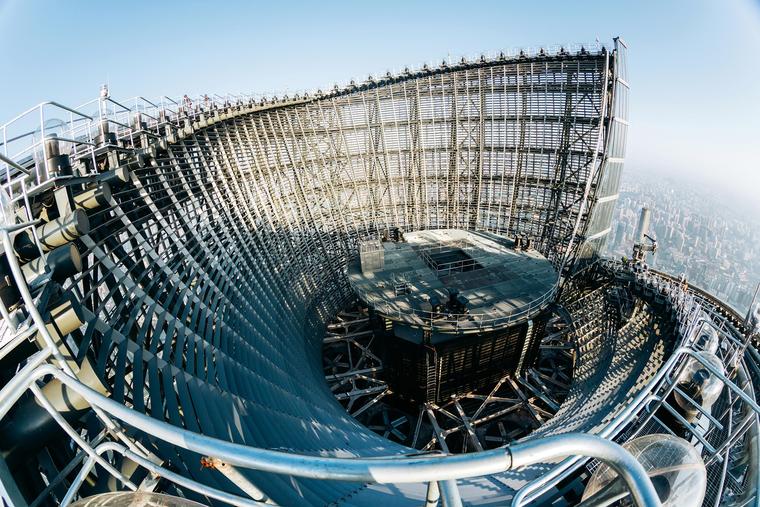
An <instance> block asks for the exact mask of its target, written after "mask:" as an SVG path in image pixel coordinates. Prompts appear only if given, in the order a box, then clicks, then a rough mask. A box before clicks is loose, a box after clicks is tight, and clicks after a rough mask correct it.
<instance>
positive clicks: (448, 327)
mask: <svg viewBox="0 0 760 507" xmlns="http://www.w3.org/2000/svg"><path fill="white" fill-rule="evenodd" d="M558 289H559V286H558V285H557V284H555V285H554V286H553V287H552V288H551V289H549V290H548V291H546V292H545V293H544V294H542V295H541V296H539V297H537V298H535V299H534V300H532V301H530V302H529V303H527V304H525V305H523V306H520V307H517V308H515V309H514V310H512V311H511V312H508V313H507V312H504V311H503V310H493V311H490V312H482V313H455V312H454V313H453V312H448V311H445V310H444V311H442V312H440V313H438V314H435V313H431V312H428V311H424V310H419V309H416V308H412V307H409V308H399V307H398V306H394V305H391V304H388V303H375V302H373V303H372V307H373V308H374V309H375V310H376V311H377V312H378V313H380V314H382V315H383V316H385V317H387V318H389V319H391V320H397V321H403V322H407V323H410V324H415V325H419V326H422V327H425V328H426V329H431V330H442V331H444V330H445V331H447V332H452V331H454V332H459V331H486V330H489V329H496V328H500V327H504V326H507V325H509V324H512V323H514V322H519V321H521V320H522V319H524V318H526V317H527V316H529V315H533V314H534V313H535V312H536V311H538V310H540V309H541V308H544V307H546V306H547V305H548V304H550V303H551V302H552V301H553V300H554V297H555V296H556V295H557V291H558Z"/></svg>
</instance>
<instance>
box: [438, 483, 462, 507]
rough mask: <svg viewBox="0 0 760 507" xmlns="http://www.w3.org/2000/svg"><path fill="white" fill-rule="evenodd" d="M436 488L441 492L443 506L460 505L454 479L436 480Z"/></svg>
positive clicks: (454, 506)
mask: <svg viewBox="0 0 760 507" xmlns="http://www.w3.org/2000/svg"><path fill="white" fill-rule="evenodd" d="M438 489H439V490H440V492H441V502H442V503H443V507H462V498H461V496H459V488H458V487H457V481H456V479H449V480H447V481H438Z"/></svg>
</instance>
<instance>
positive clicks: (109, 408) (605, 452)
mask: <svg viewBox="0 0 760 507" xmlns="http://www.w3.org/2000/svg"><path fill="white" fill-rule="evenodd" d="M48 375H50V376H52V377H54V378H56V379H58V380H59V381H60V382H61V383H62V384H64V385H65V386H66V387H67V388H68V389H71V390H72V391H75V392H76V393H77V394H78V395H80V396H81V397H82V398H84V399H85V400H86V401H87V402H88V403H89V404H90V405H91V406H93V407H96V406H97V407H98V408H100V409H101V410H103V411H105V412H106V413H108V414H109V415H111V416H112V417H114V418H116V419H119V420H121V421H122V422H124V423H126V424H128V425H129V426H132V427H134V428H136V429H138V430H140V431H142V432H145V433H146V434H150V435H151V436H153V437H155V438H158V439H161V440H163V441H165V442H167V443H170V444H172V445H176V446H178V447H181V448H183V449H186V450H188V451H191V452H195V453H198V454H202V455H208V456H215V457H218V458H219V459H221V460H223V461H225V462H227V463H229V464H232V465H237V466H242V467H244V468H250V469H254V470H259V471H263V472H271V473H275V474H283V475H290V476H297V477H303V478H310V479H322V480H334V481H347V482H371V483H379V484H389V483H395V484H401V483H421V482H432V481H436V482H441V481H446V480H455V479H463V478H469V477H479V476H484V475H491V474H495V473H499V472H504V471H507V470H512V469H514V468H518V467H522V466H526V465H530V464H533V463H537V462H541V461H544V460H547V459H551V458H557V457H561V456H568V455H576V454H580V455H584V456H588V457H593V458H597V459H600V460H602V461H604V462H605V463H607V464H609V465H610V466H611V467H612V468H614V469H615V470H616V471H618V473H619V474H620V475H621V477H622V478H623V479H624V480H625V482H626V484H627V485H628V487H629V489H630V491H631V495H632V496H633V498H634V499H635V500H636V503H637V505H640V506H647V507H649V506H658V505H660V501H659V497H658V496H657V493H656V492H655V490H654V487H653V486H652V483H651V481H650V480H649V478H648V476H647V475H646V472H645V470H644V468H643V467H642V466H641V464H640V463H639V462H638V461H636V460H635V459H634V458H633V457H632V456H631V455H630V454H629V453H628V452H627V451H625V450H624V449H623V448H622V447H621V446H620V445H618V444H616V443H614V442H611V441H609V440H605V439H603V438H601V437H597V436H593V435H587V434H575V433H566V434H563V435H554V436H551V437H544V438H541V439H537V440H531V441H527V442H522V443H519V444H515V445H513V446H511V447H502V448H497V449H492V450H488V451H481V452H477V453H472V454H458V455H446V456H441V455H433V456H424V457H414V456H413V457H407V458H403V459H399V458H398V457H397V456H396V457H379V458H334V457H322V456H311V455H304V454H291V453H287V452H282V451H275V450H270V449H261V448H256V447H249V446H246V445H242V444H236V443H233V442H229V441H226V440H221V439H218V438H214V437H209V436H206V435H202V434H200V433H195V432H192V431H189V430H186V429H184V428H178V427H176V426H172V425H171V424H169V423H166V422H164V421H160V420H157V419H154V418H152V417H150V416H148V415H145V414H143V413H141V412H137V411H136V410H133V409H131V408H129V407H127V406H125V405H123V404H121V403H119V402H117V401H115V400H112V399H110V398H108V397H106V396H104V395H102V394H100V393H98V392H97V391H95V390H93V389H91V388H89V387H87V386H86V385H84V384H82V383H81V382H79V381H78V380H77V379H76V378H74V377H72V376H70V375H68V374H66V373H64V372H63V371H62V370H61V369H59V368H56V367H55V366H53V365H51V364H44V365H41V366H35V367H34V368H26V367H25V368H24V369H23V370H22V371H21V372H19V373H18V374H17V375H16V377H20V379H23V381H22V380H17V381H16V382H15V383H14V385H11V386H6V388H4V389H3V390H2V391H0V419H1V418H2V417H3V416H4V415H5V414H7V412H8V410H9V409H10V407H11V406H12V405H13V404H14V403H15V402H16V401H17V400H18V399H19V398H20V397H21V395H22V394H23V393H24V391H25V390H26V388H28V387H29V386H31V385H33V384H34V383H35V381H37V380H39V379H41V378H43V377H45V376H48Z"/></svg>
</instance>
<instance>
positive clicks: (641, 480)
mask: <svg viewBox="0 0 760 507" xmlns="http://www.w3.org/2000/svg"><path fill="white" fill-rule="evenodd" d="M509 450H510V453H511V454H512V466H513V467H514V468H520V467H523V466H526V465H532V464H534V463H544V462H546V461H548V460H551V459H554V458H559V457H564V456H571V455H579V454H580V455H583V456H589V457H592V458H596V459H599V460H601V461H603V462H605V463H606V464H608V465H609V466H610V467H611V468H612V469H614V470H615V471H616V472H617V473H618V475H619V476H620V477H622V479H623V480H624V481H625V482H626V484H627V485H628V489H630V491H631V496H632V497H633V499H634V501H635V502H636V505H638V506H640V507H658V506H659V505H660V498H659V496H657V492H656V491H655V489H654V486H652V481H650V480H649V477H648V476H647V473H646V471H645V470H644V467H642V466H641V463H639V462H638V461H636V459H635V458H634V457H633V456H631V454H630V453H629V452H628V451H626V450H625V449H623V447H622V446H620V445H618V444H616V443H614V442H611V441H609V440H606V439H604V438H601V437H597V436H594V435H588V434H573V433H567V434H564V435H554V436H551V437H544V438H540V439H535V440H529V441H527V442H521V443H518V444H514V445H512V446H510V447H509Z"/></svg>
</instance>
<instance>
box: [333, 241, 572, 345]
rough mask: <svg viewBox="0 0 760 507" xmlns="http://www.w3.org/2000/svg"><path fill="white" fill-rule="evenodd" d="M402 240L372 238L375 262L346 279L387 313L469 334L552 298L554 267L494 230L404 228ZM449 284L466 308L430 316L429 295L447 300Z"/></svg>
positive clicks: (519, 316) (526, 313) (353, 267)
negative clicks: (377, 255)
mask: <svg viewBox="0 0 760 507" xmlns="http://www.w3.org/2000/svg"><path fill="white" fill-rule="evenodd" d="M404 239H405V242H399V243H393V242H383V243H379V242H378V243H376V244H377V245H378V247H381V248H382V250H383V251H382V256H383V257H384V261H383V262H382V263H377V262H375V263H374V264H373V268H371V271H370V270H367V269H366V267H365V271H364V272H363V271H362V266H361V263H360V261H359V259H356V260H355V261H354V262H353V263H351V264H349V267H348V278H349V282H350V283H351V286H352V287H353V288H354V290H355V291H356V293H357V295H358V296H359V298H361V299H362V300H363V301H364V302H365V303H367V304H368V305H370V306H371V307H372V308H374V309H375V310H376V311H378V312H379V313H381V314H383V315H385V316H387V317H388V318H390V319H393V320H396V321H400V322H405V323H407V324H409V325H412V326H415V327H432V328H435V329H436V331H443V332H473V331H478V330H483V329H489V328H490V329H492V328H499V327H504V326H507V325H511V324H514V323H516V322H518V321H521V320H523V319H526V318H529V317H530V316H532V315H533V314H535V313H536V312H537V311H539V310H540V309H542V308H543V307H544V306H546V305H547V304H548V303H549V302H551V300H552V299H553V296H554V293H555V290H556V285H557V272H556V271H555V270H554V268H553V267H552V265H551V263H550V262H549V261H548V260H546V258H544V257H543V256H542V255H541V254H540V253H538V252H536V251H535V250H516V249H515V248H514V242H513V241H511V240H509V239H507V238H504V237H501V236H497V235H495V234H490V233H486V232H473V231H465V230H459V229H437V230H426V231H418V232H410V233H406V234H405V236H404ZM448 288H454V289H457V290H458V291H459V295H460V296H463V297H464V298H466V299H467V305H466V309H467V310H466V312H454V311H450V310H448V309H446V310H444V311H443V312H439V313H438V314H437V315H433V314H431V312H430V310H429V306H428V305H427V304H426V303H428V302H429V299H430V298H431V297H433V298H435V297H437V298H438V299H439V300H440V301H441V303H444V304H445V303H446V301H448V299H449V291H448Z"/></svg>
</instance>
